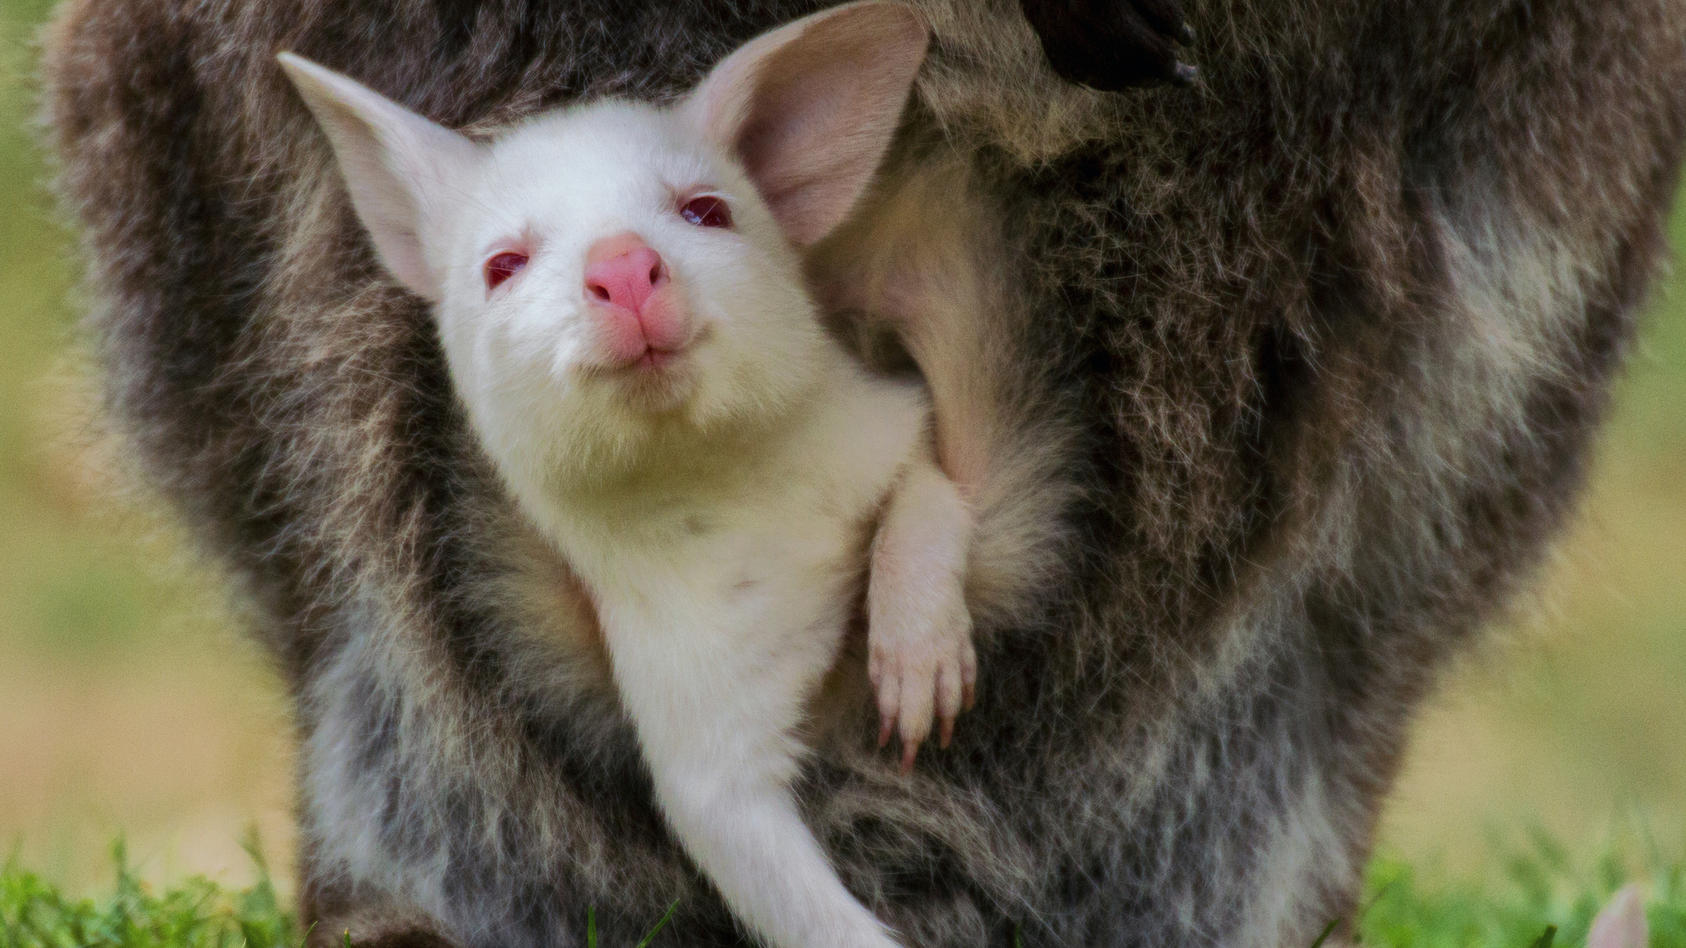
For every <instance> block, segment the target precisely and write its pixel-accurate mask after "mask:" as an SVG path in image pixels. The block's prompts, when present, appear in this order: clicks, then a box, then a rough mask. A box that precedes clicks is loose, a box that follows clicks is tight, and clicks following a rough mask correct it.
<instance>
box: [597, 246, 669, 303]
mask: <svg viewBox="0 0 1686 948" xmlns="http://www.w3.org/2000/svg"><path fill="white" fill-rule="evenodd" d="M666 282H667V264H665V263H663V262H662V258H661V254H659V253H656V252H655V251H654V250H651V249H650V247H649V245H647V244H645V243H644V241H642V240H640V239H639V238H638V235H636V234H620V235H618V236H615V237H606V238H604V239H603V240H599V241H598V242H597V243H595V244H592V245H591V249H589V250H587V251H586V252H585V292H586V294H587V295H588V296H590V297H591V298H592V299H595V300H597V301H598V302H601V303H608V304H609V305H610V306H619V307H621V308H623V309H626V310H628V311H630V312H632V313H638V312H639V311H641V310H642V309H643V308H644V301H645V300H647V299H649V298H650V294H652V293H654V292H655V291H656V290H657V289H658V288H660V287H661V285H662V284H664V283H666Z"/></svg>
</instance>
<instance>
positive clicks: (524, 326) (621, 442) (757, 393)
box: [281, 3, 976, 948]
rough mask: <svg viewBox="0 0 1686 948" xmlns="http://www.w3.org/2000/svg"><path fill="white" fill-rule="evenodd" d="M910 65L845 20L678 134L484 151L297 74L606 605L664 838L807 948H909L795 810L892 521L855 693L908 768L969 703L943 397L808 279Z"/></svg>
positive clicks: (489, 416) (299, 63)
mask: <svg viewBox="0 0 1686 948" xmlns="http://www.w3.org/2000/svg"><path fill="white" fill-rule="evenodd" d="M925 47H926V31H925V28H924V26H923V25H922V24H921V23H920V21H919V19H918V18H917V17H916V16H915V15H914V14H913V13H912V12H911V11H910V10H909V9H907V8H905V7H902V6H900V5H894V4H886V3H861V4H854V5H850V6H846V7H841V8H838V9H835V10H832V11H829V12H826V13H822V14H816V15H814V16H811V17H808V18H806V19H803V20H800V21H797V22H795V23H792V24H789V25H787V26H785V27H783V28H781V29H778V30H775V31H773V32H771V33H767V34H765V35H763V36H761V37H759V38H757V39H755V40H753V41H752V42H750V43H748V44H747V45H745V46H744V47H742V48H741V49H739V50H738V51H737V52H736V53H734V54H733V55H731V56H730V57H728V58H727V59H726V60H725V61H724V62H722V63H721V64H720V65H719V66H718V67H716V68H715V69H714V70H713V71H712V72H711V73H710V74H709V75H708V76H707V78H706V79H705V80H704V81H703V82H702V83H701V84H700V85H699V86H698V87H697V88H695V89H694V90H692V91H691V93H690V94H689V95H687V96H686V97H684V98H683V99H682V100H681V101H679V102H677V103H676V104H673V105H671V106H669V107H659V106H654V105H649V104H644V103H637V102H631V101H602V102H598V103H595V104H590V105H582V106H575V107H570V108H565V109H562V110H560V111H554V112H549V113H546V114H543V115H540V116H538V117H535V118H533V119H531V120H530V121H527V122H525V123H523V124H521V125H519V126H517V127H515V128H513V129H511V130H510V131H509V132H508V133H506V134H504V135H501V136H499V137H498V138H497V139H496V140H495V141H493V142H491V143H490V144H482V143H479V142H476V141H473V140H470V139H469V138H467V137H464V136H463V135H460V134H458V133H456V132H452V131H449V130H447V129H445V128H443V127H441V126H439V125H436V124H434V123H432V122H430V121H428V120H426V119H424V118H422V117H420V116H418V115H416V114H414V113H412V112H409V111H407V110H406V109H404V108H402V107H401V106H399V105H397V104H396V103H393V102H390V101H388V100H386V99H384V98H382V97H381V96H380V95H378V94H376V93H375V92H373V91H371V90H369V89H367V88H365V87H364V86H361V85H359V84H357V83H356V82H353V81H352V80H350V79H348V78H346V77H344V76H342V75H340V74H338V73H335V72H332V71H330V70H328V69H326V68H324V67H322V66H319V65H316V64H314V63H312V62H310V61H308V60H305V59H302V58H300V57H298V56H294V55H291V54H286V53H284V54H282V56H281V62H282V65H283V66H284V67H285V68H286V70H287V73H288V75H289V76H290V77H291V78H292V80H293V82H294V84H295V85H296V86H297V87H298V89H299V91H300V93H301V94H302V95H303V96H304V98H305V100H306V102H307V103H308V104H309V106H310V108H311V110H312V112H313V113H314V114H315V115H316V117H317V119H318V120H319V121H320V123H321V125H322V127H323V129H324V130H325V131H326V132H327V133H328V136H329V138H330V139H331V140H332V142H333V147H334V153H335V155H336V157H337V159H338V162H339V166H340V169H341V171H342V172H343V174H344V176H345V180H346V183H347V185H348V187H349V189H350V193H351V196H352V200H353V202H354V203H355V205H356V208H357V212H358V215H359V216H360V218H361V219H362V221H363V223H364V225H365V226H366V227H367V228H368V230H369V233H370V235H371V236H372V237H373V239H374V243H375V246H376V248H377V250H378V252H379V254H380V258H381V260H382V261H383V262H384V264H385V265H386V267H387V268H388V269H389V270H390V271H391V272H392V274H393V275H394V276H395V277H397V278H398V279H399V280H401V281H402V282H403V283H404V285H405V286H407V287H408V288H410V289H411V290H412V291H414V292H415V293H416V294H418V295H420V296H422V297H424V298H425V299H427V300H428V301H430V302H431V303H432V305H433V313H434V315H435V317H436V319H437V321H438V328H439V333H440V337H441V340H442V341H443V345H444V350H445V353H446V356H447V359H448V361H449V365H450V369H451V375H452V378H453V380H454V382H455V385H456V389H457V392H458V393H459V395H460V397H461V398H462V400H463V402H464V404H465V405H466V407H467V410H468V414H469V417H470V419H471V421H472V424H473V427H474V428H475V430H476V431H477V432H478V434H479V436H480V439H481V441H482V442H483V444H484V447H485V450H486V451H487V453H488V454H489V455H490V456H491V457H492V459H493V461H494V463H495V464H496V466H497V469H498V470H499V472H500V473H501V475H502V477H503V479H504V480H505V482H506V483H507V485H508V487H509V489H510V491H511V492H512V493H513V494H514V496H515V497H516V499H517V501H518V503H519V504H520V506H521V507H522V508H523V509H524V510H525V511H526V513H527V514H528V515H529V516H530V517H531V518H532V519H533V520H534V521H535V522H536V523H537V524H538V526H539V527H540V529H541V530H542V531H543V532H544V533H545V534H546V535H547V536H548V537H549V538H550V540H551V541H552V542H554V544H555V546H556V547H557V549H558V550H559V551H560V552H561V554H562V555H563V557H564V558H565V559H566V560H567V562H568V563H569V564H570V566H571V567H572V569H573V570H574V571H575V572H576V574H577V576H578V577H579V579H580V581H581V582H582V583H583V585H584V586H585V588H586V589H587V590H588V592H589V595H590V597H591V600H592V602H593V604H594V605H595V608H596V612H597V615H598V619H599V622H600V624H601V628H602V632H603V636H604V638H605V640H606V644H607V650H608V654H609V656H610V661H611V665H612V668H613V674H614V680H615V684H616V687H617V689H618V691H619V693H620V696H621V700H622V701H623V703H624V705H625V708H626V711H627V713H628V714H629V716H630V717H631V719H632V721H633V723H634V725H635V728H636V730H637V734H638V738H639V742H640V745H641V746H642V749H643V753H644V758H645V760H646V761H647V763H648V766H649V769H650V773H651V775H652V778H653V781H654V787H655V792H656V798H657V801H658V803H659V805H660V807H661V810H662V812H663V814H664V815H665V816H666V818H667V821H668V823H669V824H670V825H671V827H672V829H673V831H674V833H675V835H676V836H677V837H678V839H679V840H680V842H681V843H682V845H683V846H684V847H685V849H686V851H687V852H688V853H689V854H690V855H691V857H692V858H693V859H694V860H695V861H696V862H697V864H698V865H699V866H700V867H701V868H702V869H703V871H704V873H705V874H706V875H707V876H708V877H709V878H710V879H711V880H712V881H713V882H714V884H715V885H716V886H717V887H718V888H719V889H720V891H721V892H722V894H723V895H724V896H725V897H726V900H727V902H728V904H729V905H730V906H731V907H732V909H733V910H734V912H735V913H736V914H737V916H738V917H739V918H740V919H741V920H742V921H743V922H744V923H745V924H746V925H747V926H748V927H749V928H750V929H752V930H754V931H755V932H756V933H758V934H759V935H760V936H762V937H763V938H765V939H766V940H767V941H769V942H770V943H772V944H775V945H782V946H789V948H818V946H839V948H842V946H851V948H860V946H878V945H892V944H894V941H893V940H892V938H891V937H890V936H889V934H887V932H886V931H885V929H884V927H883V926H882V925H881V924H880V923H879V922H878V920H877V919H876V918H875V917H874V916H873V914H872V913H871V912H870V911H868V910H867V909H866V908H865V907H864V906H862V905H861V904H860V903H859V902H858V901H857V900H856V899H855V898H854V897H853V896H852V895H851V894H850V893H849V891H848V890H847V889H846V888H845V887H844V885H843V884H842V882H841V881H840V880H839V879H838V877H837V875H836V873H835V871H834V870H833V868H832V866H831V865H830V863H829V861H828V860H827V858H826V856H825V853H824V851H823V850H822V849H821V847H820V845H819V844H818V842H817V841H816V840H815V838H814V836H813V834H812V832H811V831H810V830H809V829H808V827H807V826H806V825H805V824H804V823H803V821H802V818H801V815H800V813H799V812H798V810H797V807H796V803H795V800H794V797H793V794H792V790H791V782H792V780H793V778H794V777H795V775H796V773H797V767H798V762H799V758H800V756H801V755H802V753H803V750H804V747H803V745H802V743H801V741H800V740H799V738H798V736H797V729H798V727H799V726H800V725H801V723H802V719H803V714H804V707H805V704H806V703H807V702H808V701H809V700H810V699H811V698H812V697H813V695H814V693H815V691H816V689H817V686H818V685H819V683H820V680H821V678H822V676H823V675H824V673H825V672H826V670H827V669H828V668H829V667H830V666H831V665H832V663H833V661H834V659H835V658H836V655H837V652H838V648H839V646H840V644H841V642H842V640H843V638H844V634H845V631H846V630H847V628H848V626H849V624H850V619H851V616H852V615H853V613H854V611H855V609H856V606H857V602H858V588H859V587H858V580H859V577H860V574H861V572H862V569H861V566H862V564H863V562H864V561H865V558H866V542H865V538H866V535H867V534H866V531H867V529H868V528H869V527H870V526H871V525H872V524H873V522H874V521H875V520H876V521H878V523H879V526H878V532H877V536H876V539H875V540H874V542H873V553H872V573H871V578H870V582H869V589H868V614H869V619H870V628H869V633H868V641H869V654H870V669H869V674H870V676H871V678H872V681H873V683H874V685H875V687H876V688H877V692H878V696H879V708H880V711H881V712H882V715H883V721H884V725H883V727H884V733H883V734H882V735H881V739H883V738H887V737H888V734H889V731H890V729H891V728H892V727H899V730H900V733H901V738H902V745H903V766H904V767H910V766H911V765H912V762H913V758H914V754H915V753H916V750H917V748H918V746H919V744H920V742H921V741H922V740H924V739H925V738H926V737H927V736H928V734H929V732H930V730H931V727H932V723H933V719H938V720H940V722H941V729H942V732H943V735H944V737H943V742H944V744H946V743H947V738H948V736H949V735H950V734H951V733H952V728H953V725H954V719H955V716H956V715H957V714H958V713H959V712H960V710H961V708H962V706H963V704H965V703H966V702H967V701H969V700H970V692H971V690H972V687H973V682H974V678H975V668H976V662H975V658H974V655H973V649H972V643H971V635H970V633H971V626H970V622H969V619H968V616H967V612H966V607H965V603H964V599H963V595H962V589H961V580H962V575H963V572H964V568H965V564H966V553H967V548H968V541H969V537H970V530H971V523H970V518H969V515H968V512H967V507H966V504H965V502H964V501H963V499H962V498H961V496H960V494H959V492H958V491H957V489H956V487H955V486H954V484H953V483H951V482H950V481H949V480H948V479H947V478H946V477H945V476H944V475H943V473H942V472H941V470H940V469H939V468H938V466H937V463H936V460H935V456H934V447H933V442H932V437H931V432H930V430H929V429H930V425H929V421H930V407H929V402H928V399H927V397H926V395H925V394H924V392H923V390H922V389H921V388H920V387H919V385H918V384H917V382H914V381H907V380H891V379H887V378H882V377H876V376H873V375H871V374H869V373H868V371H867V370H866V369H865V368H864V367H863V366H862V365H860V364H859V363H858V362H857V361H856V360H855V359H854V357H853V356H851V355H850V354H849V353H848V352H847V351H846V350H845V349H844V348H843V347H842V345H841V344H839V343H838V342H837V341H835V340H834V339H833V338H832V337H831V336H829V335H828V334H827V333H826V332H825V330H824V329H823V327H822V325H821V323H820V321H819V319H818V314H817V312H816V307H815V304H814V303H813V301H812V300H811V298H810V297H809V295H808V293H807V291H806V289H805V288H804V285H803V277H802V257H801V251H802V249H803V248H805V247H808V246H810V245H812V244H814V243H815V242H816V241H818V240H820V239H821V238H823V237H825V236H826V235H827V234H829V233H830V232H831V231H832V230H833V229H834V228H835V227H836V226H837V225H838V224H839V223H841V222H842V221H843V219H844V218H845V216H846V215H847V214H848V213H849V211H850V210H851V208H853V207H854V206H855V204H856V203H857V201H858V199H859V198H860V196H861V194H862V192H863V191H864V190H865V188H866V186H867V184H868V183H869V182H870V180H871V179H872V176H873V174H874V172H875V170H876V169H877V167H878V165H879V162H880V160H881V159H882V157H883V154H884V151H885V149H886V147H887V146H888V145H889V142H890V140H891V138H892V136H893V134H894V132H895V130H896V128H897V125H898V122H899V119H900V116H901V113H902V110H903V107H904V106H905V104H906V101H907V98H908V93H909V90H910V88H911V85H912V82H913V78H914V76H915V74H916V73H917V72H918V69H919V66H920V63H921V62H922V61H923V59H924V55H925Z"/></svg>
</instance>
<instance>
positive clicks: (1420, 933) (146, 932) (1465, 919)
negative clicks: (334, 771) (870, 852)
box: [0, 834, 1686, 948]
mask: <svg viewBox="0 0 1686 948" xmlns="http://www.w3.org/2000/svg"><path fill="white" fill-rule="evenodd" d="M250 851H251V852H252V853H253V859H254V861H255V862H256V865H257V869H258V873H257V881H256V882H255V883H253V884H252V885H250V886H248V887H244V888H240V887H224V886H221V885H218V884H217V883H215V882H213V881H211V880H209V879H206V878H204V877H202V876H193V877H189V878H187V879H184V880H182V881H179V882H176V883H174V884H172V885H170V886H168V887H164V888H161V889H157V890H154V888H153V887H152V886H151V885H149V884H148V883H147V882H145V881H142V880H141V878H140V877H139V875H138V874H137V871H136V869H135V868H134V867H133V866H132V865H131V864H130V863H129V861H128V859H127V856H126V853H125V850H124V848H123V847H122V846H121V845H119V846H117V847H116V850H115V863H116V877H115V883H114V884H113V885H112V886H111V887H110V888H109V890H108V891H106V892H105V893H103V894H101V895H99V896H97V897H92V898H89V897H71V896H67V895H65V894H64V893H63V892H61V891H60V890H59V889H58V888H57V887H55V886H54V885H52V884H50V883H49V882H47V881H45V880H44V879H42V877H41V876H39V875H38V874H36V873H34V872H31V871H29V870H27V869H25V868H23V867H22V866H21V865H19V864H18V863H17V862H16V861H15V860H14V861H12V862H10V863H8V864H6V865H5V866H4V867H0V948H241V946H245V948H296V946H298V945H301V944H302V943H303V940H304V935H305V933H304V932H303V931H302V930H301V928H300V926H299V925H298V923H297V921H295V920H294V918H293V917H292V915H291V914H290V913H289V912H288V910H287V907H286V906H285V905H284V904H283V903H282V901H281V900H280V899H279V898H278V896H277V895H276V888H275V886H274V885H273V884H272V883H271V881H270V878H269V874H268V871H267V869H266V868H265V867H264V864H263V861H262V859H261V858H259V857H258V856H257V852H256V849H255V848H252V849H251V850H250ZM1657 858H1658V857H1656V856H1652V857H1649V858H1648V859H1646V860H1643V861H1641V862H1640V863H1639V865H1638V868H1637V869H1636V868H1635V863H1634V861H1633V860H1632V859H1623V858H1620V857H1617V856H1614V855H1612V856H1607V857H1606V858H1604V859H1601V860H1598V861H1597V862H1595V863H1594V864H1592V865H1591V866H1590V867H1585V866H1577V865H1576V864H1575V863H1574V862H1573V861H1572V860H1571V858H1570V857H1569V856H1568V855H1567V853H1566V852H1565V851H1564V850H1563V848H1562V847H1561V846H1560V845H1559V844H1557V843H1556V842H1554V841H1552V840H1551V839H1549V838H1547V837H1545V836H1544V835H1543V834H1534V836H1533V837H1532V838H1531V840H1530V842H1529V844H1528V846H1527V847H1526V848H1525V849H1523V850H1520V851H1517V852H1514V853H1512V854H1511V855H1509V856H1508V857H1507V860H1506V862H1507V869H1506V871H1505V872H1504V873H1502V874H1500V875H1499V876H1497V877H1496V878H1495V879H1493V880H1491V881H1490V882H1488V883H1486V884H1471V883H1469V882H1468V881H1464V880H1460V881H1459V882H1458V883H1457V884H1455V885H1446V884H1444V883H1440V882H1436V881H1433V880H1430V879H1428V878H1426V877H1425V875H1424V874H1423V873H1422V872H1421V871H1420V870H1418V869H1415V868H1413V867H1412V866H1411V865H1409V864H1407V863H1405V862H1403V861H1401V860H1399V859H1396V858H1394V857H1391V856H1383V857H1381V858H1379V859H1377V860H1376V861H1375V862H1374V863H1373V864H1372V865H1371V867H1370V871H1369V874H1368V878H1367V881H1366V894H1365V898H1364V901H1363V903H1362V908H1361V914H1360V916H1359V919H1358V930H1359V943H1360V944H1363V945H1373V946H1387V948H1487V946H1492V948H1509V946H1515V948H1530V946H1536V945H1538V946H1544V948H1550V946H1557V948H1573V946H1577V945H1583V944H1585V942H1586V934H1587V930H1588V928H1589V927H1590V926H1591V923H1592V919H1593V917H1594V916H1595V915H1596V914H1597V912H1598V909H1599V908H1600V907H1601V906H1602V905H1604V903H1605V902H1606V901H1607V900H1608V899H1609V898H1610V897H1611V895H1612V894H1613V893H1614V892H1615V891H1616V890H1617V889H1619V888H1621V887H1622V886H1623V885H1626V884H1628V883H1629V882H1633V881H1637V882H1639V884H1640V885H1641V886H1642V888H1643V890H1644V892H1645V897H1646V906H1647V915H1648V917H1649V920H1650V925H1651V948H1686V864H1680V863H1673V864H1667V863H1661V862H1657V861H1656V859H1657ZM677 904H678V903H675V904H674V906H670V907H669V908H668V912H667V915H665V916H663V917H662V918H661V919H660V921H658V922H657V923H656V924H655V926H654V927H653V928H652V929H651V931H650V933H649V934H648V935H646V936H645V937H644V938H643V940H641V941H640V942H639V943H638V945H637V946H636V948H655V946H657V945H660V944H675V945H676V944H680V943H682V940H683V933H682V932H676V931H667V932H666V934H667V937H666V938H665V939H660V940H659V941H658V935H661V934H662V933H663V932H664V931H665V930H666V926H667V922H668V919H669V918H671V917H672V915H673V910H674V908H675V907H677ZM587 933H588V938H587V940H588V943H589V944H590V945H592V946H593V948H596V946H597V945H598V941H597V933H596V920H595V918H594V917H593V918H591V920H590V921H589V922H588V930H587ZM347 944H350V942H349V939H347ZM602 948H622V946H610V945H604V946H602Z"/></svg>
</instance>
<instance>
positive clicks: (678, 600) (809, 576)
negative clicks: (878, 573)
mask: <svg viewBox="0 0 1686 948" xmlns="http://www.w3.org/2000/svg"><path fill="white" fill-rule="evenodd" d="M732 500H733V501H734V502H732V503H723V502H721V500H720V499H719V498H697V497H687V496H684V495H682V494H670V495H665V496H664V495H652V496H645V497H641V498H637V499H635V500H634V499H629V502H628V503H625V504H621V505H617V507H618V508H619V509H618V510H617V511H616V512H615V513H614V514H613V515H609V516H600V517H598V518H595V520H596V522H595V523H593V524H590V525H586V527H587V528H586V529H583V530H580V531H579V532H578V534H576V536H575V537H574V542H573V543H572V544H565V545H569V546H571V547H572V549H570V550H569V551H568V552H569V554H570V558H571V559H573V560H574V561H575V562H576V564H577V567H578V569H579V571H580V573H581V574H582V578H583V579H584V580H585V581H586V583H587V584H588V586H590V587H591V588H592V589H593V592H594V593H595V594H596V595H597V596H598V597H599V599H600V600H607V601H605V602H603V605H605V606H609V605H611V604H612V603H621V604H626V605H628V606H635V605H638V604H640V603H642V604H645V605H647V606H649V607H660V608H675V609H679V608H718V609H730V610H735V611H756V610H762V609H783V608H788V606H789V604H790V603H800V602H804V601H806V602H812V603H814V604H815V605H816V606H819V607H824V605H825V604H827V603H829V601H830V600H833V599H835V598H837V597H840V596H844V595H847V594H848V593H847V590H848V589H849V588H850V587H851V585H852V583H853V582H854V581H855V579H856V578H857V577H858V576H859V575H860V573H861V572H862V571H863V570H864V568H865V563H866V558H867V544H868V542H869V539H870V532H871V529H872V523H873V517H874V511H873V510H871V509H863V508H862V506H861V505H859V504H854V503H850V504H844V503H839V502H837V499H836V498H828V497H827V496H825V495H824V493H816V492H811V491H802V490H785V491H765V492H762V493H759V494H754V493H752V494H749V495H745V496H742V497H736V498H732Z"/></svg>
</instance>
